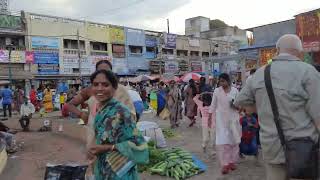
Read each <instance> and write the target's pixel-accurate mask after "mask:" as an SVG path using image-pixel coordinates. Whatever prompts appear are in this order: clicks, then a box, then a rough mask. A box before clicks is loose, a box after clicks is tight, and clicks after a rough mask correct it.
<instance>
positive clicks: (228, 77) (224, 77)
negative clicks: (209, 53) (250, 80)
mask: <svg viewBox="0 0 320 180" xmlns="http://www.w3.org/2000/svg"><path fill="white" fill-rule="evenodd" d="M219 79H224V80H225V81H227V82H228V84H229V85H230V84H231V79H230V76H229V75H228V74H227V73H222V74H220V76H219Z"/></svg>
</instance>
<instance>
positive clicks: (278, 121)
mask: <svg viewBox="0 0 320 180" xmlns="http://www.w3.org/2000/svg"><path fill="white" fill-rule="evenodd" d="M276 47H277V50H278V55H277V56H276V57H274V58H273V59H272V63H271V64H270V65H267V66H264V67H262V68H260V69H258V70H257V72H256V73H255V75H254V76H252V78H251V79H249V80H248V82H247V84H246V85H245V86H244V88H243V89H242V91H241V92H240V93H239V95H238V96H237V98H236V100H235V104H236V105H237V106H241V107H244V108H252V107H254V106H256V108H257V112H258V116H259V124H260V128H261V131H260V138H261V139H260V141H261V146H262V153H263V157H264V160H265V163H266V171H267V180H286V179H287V178H293V179H313V180H315V179H316V174H317V173H318V172H319V167H317V166H319V163H318V157H317V155H318V152H319V148H318V142H319V129H320V111H319V105H320V94H319V91H320V74H319V72H318V71H317V70H316V69H315V68H314V67H313V66H312V65H309V64H306V63H304V62H302V59H303V47H302V43H301V40H300V39H299V37H298V36H297V35H293V34H287V35H284V36H282V37H280V39H279V40H278V42H277V44H276ZM283 143H286V146H288V148H284V147H283ZM297 143H298V144H297ZM300 143H303V145H301V144H300ZM292 154H294V156H291V155H292ZM317 164H318V165H317ZM293 169H295V170H294V171H292V170H293Z"/></svg>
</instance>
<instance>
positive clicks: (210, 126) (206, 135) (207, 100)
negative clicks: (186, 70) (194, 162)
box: [193, 92, 215, 155]
mask: <svg viewBox="0 0 320 180" xmlns="http://www.w3.org/2000/svg"><path fill="white" fill-rule="evenodd" d="M200 97H201V100H200ZM193 101H194V102H195V103H196V104H197V106H198V109H199V110H200V112H201V115H202V148H203V151H204V152H206V149H207V146H208V144H209V142H211V143H212V146H214V144H215V133H214V127H215V123H214V122H213V121H212V122H208V119H209V107H210V104H211V101H212V93H209V92H206V93H202V94H197V95H196V96H195V97H194V98H193ZM214 154H215V153H214V151H213V152H212V155H214Z"/></svg>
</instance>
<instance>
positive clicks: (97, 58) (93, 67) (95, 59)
mask: <svg viewBox="0 0 320 180" xmlns="http://www.w3.org/2000/svg"><path fill="white" fill-rule="evenodd" d="M87 59H88V62H89V64H90V68H91V72H94V71H95V70H96V64H97V62H99V61H102V60H107V61H110V62H111V64H112V58H111V57H110V56H89V57H88V58H87ZM88 67H89V66H88Z"/></svg>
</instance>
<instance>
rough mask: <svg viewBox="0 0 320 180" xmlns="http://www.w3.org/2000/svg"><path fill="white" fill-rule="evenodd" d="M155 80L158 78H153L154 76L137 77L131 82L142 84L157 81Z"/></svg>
mask: <svg viewBox="0 0 320 180" xmlns="http://www.w3.org/2000/svg"><path fill="white" fill-rule="evenodd" d="M155 79H156V77H153V76H148V75H140V76H137V77H135V78H132V79H130V80H129V81H130V82H133V83H137V82H141V81H149V80H155Z"/></svg>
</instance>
